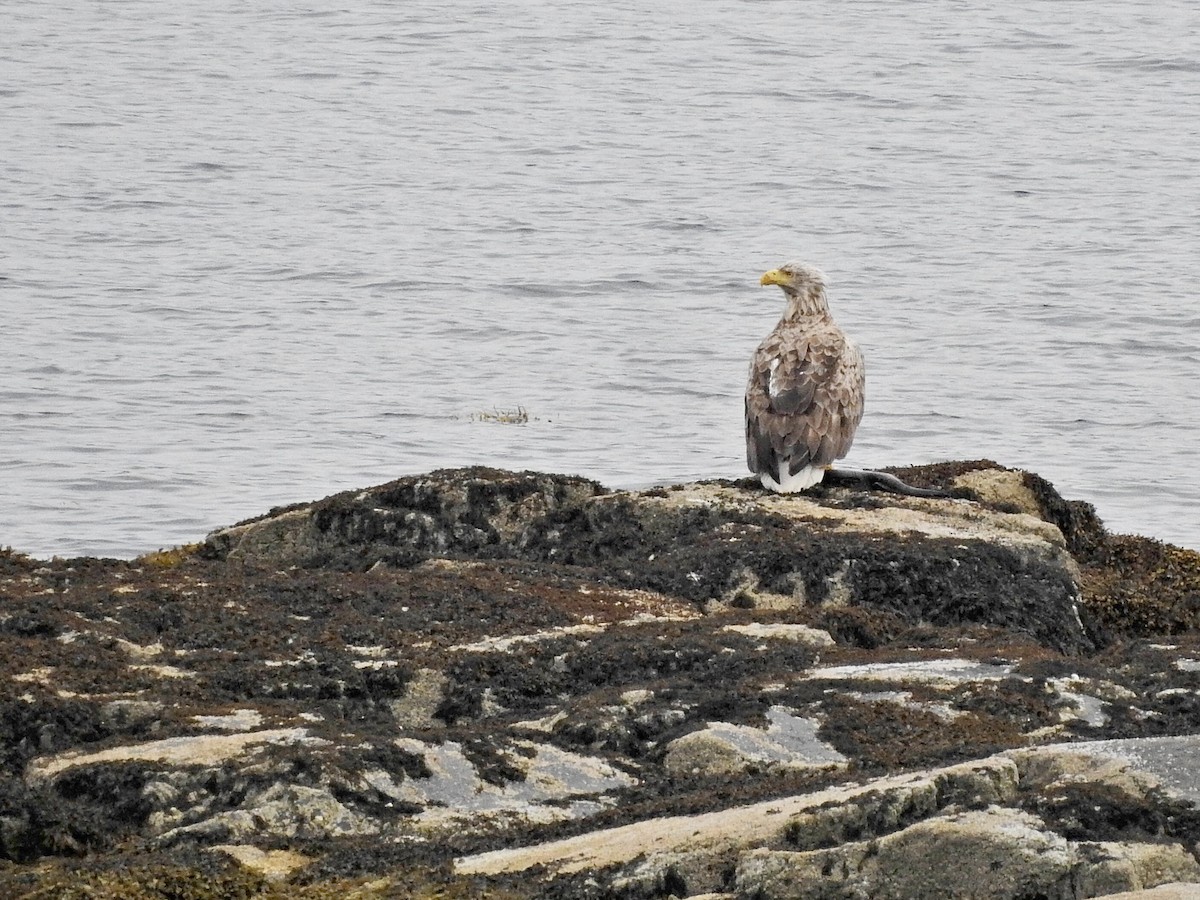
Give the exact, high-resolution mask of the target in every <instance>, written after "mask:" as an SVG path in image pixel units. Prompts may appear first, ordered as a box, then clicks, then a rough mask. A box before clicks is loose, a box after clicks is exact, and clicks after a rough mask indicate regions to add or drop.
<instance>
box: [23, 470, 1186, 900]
mask: <svg viewBox="0 0 1200 900" xmlns="http://www.w3.org/2000/svg"><path fill="white" fill-rule="evenodd" d="M895 474H898V475H899V476H900V477H901V478H903V479H904V480H906V481H908V482H910V483H912V484H917V485H920V486H926V487H938V488H941V489H945V490H950V491H952V492H953V494H954V495H955V499H950V500H931V499H923V498H912V497H899V496H891V495H877V494H869V493H863V492H855V491H850V490H845V489H817V490H815V491H813V492H811V493H810V494H805V495H803V496H799V497H779V496H775V495H767V494H765V493H764V492H763V491H762V490H761V489H759V488H758V487H756V486H755V485H754V484H751V483H750V482H749V481H743V482H725V481H720V482H702V483H697V484H689V485H676V486H669V487H664V488H657V489H653V490H648V491H641V492H610V491H606V490H605V489H603V488H602V487H601V486H599V485H597V484H595V483H593V482H590V481H587V480H584V479H580V478H571V477H565V476H556V475H548V474H541V473H512V472H502V471H497V470H489V469H464V470H448V471H442V472H435V473H432V474H429V475H425V476H416V477H411V478H405V479H400V480H398V481H395V482H391V483H389V484H386V485H381V486H379V487H376V488H368V489H364V490H361V491H352V492H346V493H343V494H338V495H335V496H333V497H329V498H327V499H325V500H321V501H318V502H315V503H311V504H297V505H295V506H292V507H288V508H285V509H280V510H275V511H272V513H270V514H268V515H266V516H263V517H260V518H258V519H255V520H250V521H248V522H244V523H240V524H238V525H236V526H232V527H230V528H226V529H222V530H220V531H217V532H214V534H212V535H210V536H209V538H208V539H207V540H206V541H205V542H204V543H203V544H201V545H197V546H194V547H186V548H177V549H175V550H170V551H163V552H159V553H155V554H149V555H147V556H145V557H142V558H140V559H138V560H134V561H117V560H101V559H73V560H59V559H55V560H49V561H45V560H34V559H30V558H28V557H25V556H22V555H20V554H19V553H16V552H13V551H3V552H0V707H2V708H0V714H2V715H0V753H2V754H3V759H2V760H0V762H2V763H3V765H0V860H3V862H0V896H6V897H7V896H13V897H84V896H87V897H136V898H143V897H146V898H159V897H260V896H262V897H325V896H329V897H332V896H338V897H343V896H359V897H410V896H411V897H421V896H428V897H433V896H444V897H453V896H463V897H547V898H549V897H628V898H634V897H670V896H675V897H688V896H701V895H704V894H712V895H716V896H724V897H737V898H758V897H858V896H873V897H913V896H921V897H924V896H928V897H944V896H987V897H1014V898H1015V897H1033V896H1040V897H1055V898H1057V897H1062V898H1077V897H1090V896H1105V895H1113V894H1117V893H1119V892H1122V891H1146V890H1149V889H1152V888H1155V887H1156V886H1157V885H1170V884H1173V885H1175V887H1174V888H1171V889H1172V890H1183V891H1187V890H1189V889H1190V888H1188V887H1187V885H1188V884H1189V883H1196V884H1200V867H1198V866H1197V861H1196V854H1197V852H1200V813H1198V812H1197V810H1196V807H1195V803H1196V802H1197V800H1200V791H1198V790H1197V788H1196V785H1197V784H1200V771H1198V769H1200V766H1198V765H1197V761H1198V759H1200V737H1197V735H1200V636H1198V635H1200V632H1198V631H1197V618H1198V616H1200V554H1196V553H1193V552H1190V551H1186V550H1182V549H1180V548H1176V547H1170V546H1167V545H1162V544H1159V543H1157V542H1154V541H1150V540H1147V539H1142V538H1136V537H1129V536H1112V535H1109V534H1107V533H1106V532H1105V531H1104V529H1103V527H1102V525H1101V523H1100V522H1099V520H1098V519H1096V517H1095V515H1094V513H1093V512H1092V511H1091V509H1090V507H1088V506H1087V505H1086V504H1079V503H1072V502H1070V501H1067V500H1064V499H1063V498H1061V497H1060V496H1059V495H1058V494H1057V493H1056V492H1055V491H1054V489H1053V488H1052V486H1050V485H1049V484H1048V483H1046V482H1045V481H1044V480H1042V479H1040V478H1038V477H1037V476H1035V475H1031V474H1028V473H1022V472H1014V471H1010V470H1007V469H1004V468H1002V467H999V466H996V465H995V464H993V463H990V462H987V461H980V462H973V463H972V462H964V463H947V464H943V465H941V466H930V467H922V468H917V469H906V470H895ZM938 855H941V856H944V857H945V858H946V862H945V864H931V863H929V862H922V860H930V859H933V857H935V856H938ZM968 883H969V884H968ZM1161 890H1164V891H1165V890H1168V888H1165V887H1164V888H1162V889H1161ZM1163 895H1164V896H1166V894H1163ZM1183 895H1184V896H1185V895H1186V894H1183Z"/></svg>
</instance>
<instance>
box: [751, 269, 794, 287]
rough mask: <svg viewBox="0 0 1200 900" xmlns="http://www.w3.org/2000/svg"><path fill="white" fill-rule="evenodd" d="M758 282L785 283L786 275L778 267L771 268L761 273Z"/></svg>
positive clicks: (786, 280)
mask: <svg viewBox="0 0 1200 900" xmlns="http://www.w3.org/2000/svg"><path fill="white" fill-rule="evenodd" d="M758 283H759V284H787V283H788V277H787V276H786V275H784V274H783V273H782V272H780V271H779V270H778V269H772V270H771V271H770V272H765V273H763V277H762V278H760V279H759V280H758Z"/></svg>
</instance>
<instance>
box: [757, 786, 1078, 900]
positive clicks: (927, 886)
mask: <svg viewBox="0 0 1200 900" xmlns="http://www.w3.org/2000/svg"><path fill="white" fill-rule="evenodd" d="M1074 862H1075V860H1074V857H1073V854H1072V852H1071V849H1070V846H1069V845H1068V843H1067V841H1066V840H1065V839H1064V838H1062V837H1061V836H1059V835H1057V834H1054V833H1052V832H1047V831H1046V830H1045V829H1044V828H1042V827H1041V823H1040V822H1039V821H1038V819H1037V818H1036V817H1034V816H1030V815H1029V814H1027V813H1023V812H1020V811H1016V810H1011V809H1002V808H990V809H986V810H980V811H972V812H963V813H953V814H950V815H945V816H937V817H934V818H931V819H927V820H925V821H922V822H918V823H916V824H914V825H910V826H909V827H908V828H905V829H903V830H901V831H898V832H896V833H894V834H890V835H887V836H885V837H882V838H880V839H878V840H875V841H870V842H868V841H855V842H852V843H848V844H843V845H841V846H838V847H835V848H832V849H829V850H809V851H803V852H793V851H785V850H766V849H764V850H757V851H753V852H751V853H748V854H746V855H744V856H743V857H742V859H741V861H740V862H739V863H738V870H737V874H736V876H735V879H734V885H735V888H736V893H737V894H738V895H740V896H743V897H752V896H766V897H771V898H776V900H818V898H821V900H833V898H846V900H852V898H857V897H871V898H875V900H934V898H944V897H972V898H979V900H1011V898H1016V897H1047V898H1063V900H1066V898H1069V897H1072V896H1073V892H1072V890H1071V886H1070V875H1071V870H1072V868H1073V865H1074Z"/></svg>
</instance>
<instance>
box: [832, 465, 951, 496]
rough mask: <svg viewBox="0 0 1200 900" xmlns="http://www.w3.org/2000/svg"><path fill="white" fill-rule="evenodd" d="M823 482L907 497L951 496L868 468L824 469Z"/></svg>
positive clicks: (945, 492) (834, 485) (946, 492)
mask: <svg viewBox="0 0 1200 900" xmlns="http://www.w3.org/2000/svg"><path fill="white" fill-rule="evenodd" d="M824 483H825V484H827V485H829V486H830V487H844V488H852V489H857V490H861V491H887V492H888V493H889V494H904V495H905V496H907V497H936V498H940V499H947V498H949V497H953V496H954V494H952V493H951V492H949V491H941V490H938V489H936V488H920V487H914V486H913V485H911V484H905V483H904V482H903V481H901V480H900V479H899V478H897V477H896V476H895V475H889V474H888V473H887V472H874V471H871V470H870V469H826V470H825V479H824Z"/></svg>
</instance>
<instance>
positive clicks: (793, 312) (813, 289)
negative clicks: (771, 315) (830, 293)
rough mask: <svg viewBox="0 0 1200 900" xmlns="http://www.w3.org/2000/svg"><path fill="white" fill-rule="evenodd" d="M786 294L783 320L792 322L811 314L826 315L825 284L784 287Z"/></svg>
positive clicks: (827, 306) (827, 311)
mask: <svg viewBox="0 0 1200 900" xmlns="http://www.w3.org/2000/svg"><path fill="white" fill-rule="evenodd" d="M783 292H784V293H785V294H786V295H787V309H786V310H784V313H783V320H784V321H785V322H793V321H795V320H797V319H802V318H806V317H811V316H828V315H829V301H828V300H827V299H826V297H825V285H823V284H813V283H811V282H810V283H809V284H806V285H804V286H803V287H800V288H794V287H791V286H790V285H789V286H786V287H784V289H783Z"/></svg>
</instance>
